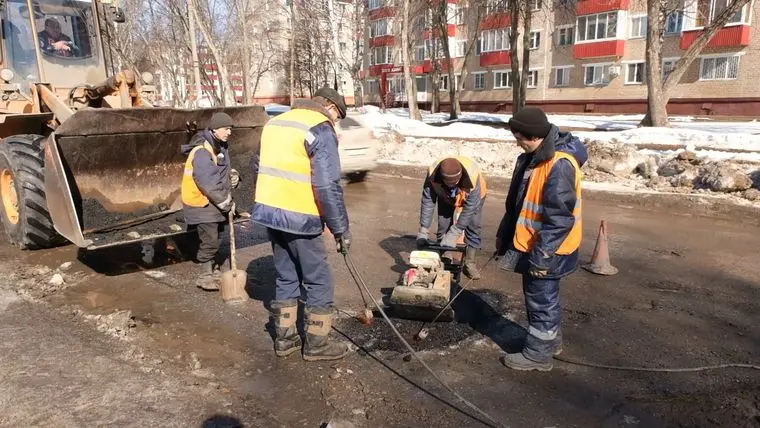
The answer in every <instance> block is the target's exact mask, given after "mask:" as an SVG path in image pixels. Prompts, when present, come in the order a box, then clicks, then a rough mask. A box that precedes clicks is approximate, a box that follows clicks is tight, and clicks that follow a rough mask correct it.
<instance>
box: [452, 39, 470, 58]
mask: <svg viewBox="0 0 760 428" xmlns="http://www.w3.org/2000/svg"><path fill="white" fill-rule="evenodd" d="M466 51H467V41H466V40H457V39H449V55H451V57H452V58H460V57H463V56H464V53H465V52H466Z"/></svg>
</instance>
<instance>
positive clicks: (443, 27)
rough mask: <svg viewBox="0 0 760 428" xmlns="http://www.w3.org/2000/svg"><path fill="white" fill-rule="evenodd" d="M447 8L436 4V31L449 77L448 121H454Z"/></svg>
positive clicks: (455, 89)
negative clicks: (438, 33) (438, 32)
mask: <svg viewBox="0 0 760 428" xmlns="http://www.w3.org/2000/svg"><path fill="white" fill-rule="evenodd" d="M448 7H449V3H448V2H445V1H439V2H438V31H440V32H441V38H440V40H441V45H442V48H443V59H444V60H445V61H446V62H445V64H446V74H447V75H448V76H449V120H456V119H457V118H458V117H459V116H458V115H457V109H456V108H455V107H454V103H455V102H456V99H457V83H456V78H455V77H454V63H453V62H452V61H451V50H450V49H449V29H448V26H449V16H448V15H449V14H448ZM433 32H434V31H433Z"/></svg>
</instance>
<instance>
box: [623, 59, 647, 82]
mask: <svg viewBox="0 0 760 428" xmlns="http://www.w3.org/2000/svg"><path fill="white" fill-rule="evenodd" d="M644 80H645V79H644V63H643V62H632V63H629V64H627V65H626V73H625V84H626V85H641V84H643V83H644Z"/></svg>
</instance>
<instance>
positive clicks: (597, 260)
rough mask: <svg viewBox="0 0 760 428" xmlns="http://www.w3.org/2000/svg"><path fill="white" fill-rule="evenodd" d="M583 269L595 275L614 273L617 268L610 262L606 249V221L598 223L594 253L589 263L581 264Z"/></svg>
mask: <svg viewBox="0 0 760 428" xmlns="http://www.w3.org/2000/svg"><path fill="white" fill-rule="evenodd" d="M583 269H586V270H587V271H589V272H591V273H595V274H597V275H615V274H616V273H618V269H617V268H616V267H615V266H612V264H610V253H609V251H608V250H607V221H606V220H602V223H601V224H600V225H599V235H598V236H597V237H596V246H594V254H593V255H592V256H591V263H589V264H586V265H583Z"/></svg>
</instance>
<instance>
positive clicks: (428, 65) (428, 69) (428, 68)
mask: <svg viewBox="0 0 760 428" xmlns="http://www.w3.org/2000/svg"><path fill="white" fill-rule="evenodd" d="M439 62H440V63H441V73H445V72H447V71H449V64H448V63H447V62H446V60H445V59H443V58H441V59H440V60H439ZM422 72H423V73H432V72H433V61H431V60H429V59H426V60H425V61H424V62H423V63H422ZM418 74H421V73H418Z"/></svg>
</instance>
